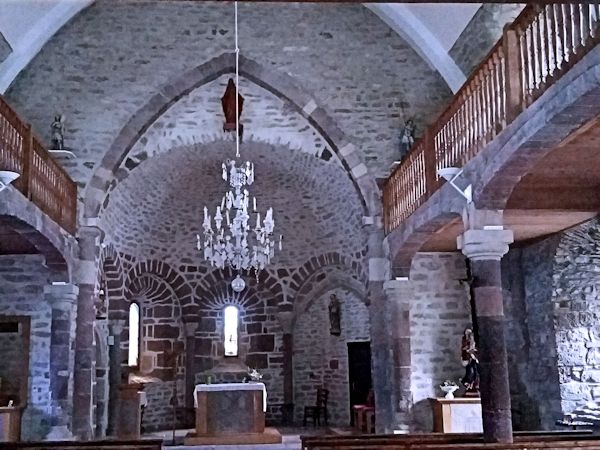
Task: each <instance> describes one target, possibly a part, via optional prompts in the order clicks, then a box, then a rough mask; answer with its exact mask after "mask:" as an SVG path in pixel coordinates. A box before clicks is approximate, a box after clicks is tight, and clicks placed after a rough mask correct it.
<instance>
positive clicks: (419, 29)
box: [364, 3, 466, 92]
mask: <svg viewBox="0 0 600 450" xmlns="http://www.w3.org/2000/svg"><path fill="white" fill-rule="evenodd" d="M364 6H365V7H366V8H369V9H370V10H371V11H373V12H374V13H375V14H377V16H378V17H379V18H380V19H381V20H383V21H384V22H385V23H386V24H388V26H389V27H390V28H391V29H392V30H394V31H395V32H396V33H398V34H399V35H400V36H401V37H402V38H403V39H404V40H405V41H406V42H407V43H408V44H409V45H410V46H412V48H413V49H414V50H415V51H416V52H417V53H418V54H419V56H421V58H423V60H424V61H426V62H427V63H428V64H429V65H430V66H431V68H432V69H434V70H436V71H438V72H439V73H440V75H441V76H442V78H444V80H445V81H446V83H447V84H448V86H449V87H450V89H452V92H457V91H458V90H459V89H460V87H461V86H462V85H463V84H464V82H465V81H466V76H465V74H464V73H463V72H462V71H461V70H460V68H459V67H458V66H457V65H456V63H455V62H454V60H453V59H452V57H451V56H450V55H449V54H448V52H447V51H446V49H445V48H444V47H443V46H442V44H441V43H440V42H439V41H438V40H437V39H436V37H435V36H434V35H433V34H432V33H431V31H429V29H428V28H427V27H426V26H425V25H424V24H423V22H421V20H419V19H418V18H417V17H416V16H415V15H414V14H413V13H412V12H411V11H410V9H409V8H408V7H407V6H406V5H403V4H396V3H394V4H391V3H365V4H364Z"/></svg>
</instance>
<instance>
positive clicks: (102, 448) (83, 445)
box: [0, 439, 163, 450]
mask: <svg viewBox="0 0 600 450" xmlns="http://www.w3.org/2000/svg"><path fill="white" fill-rule="evenodd" d="M162 444H163V441H162V439H138V440H102V441H83V442H77V441H47V442H7V443H0V450H50V449H60V450H63V449H64V450H119V449H130V450H161V449H162Z"/></svg>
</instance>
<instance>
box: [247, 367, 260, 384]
mask: <svg viewBox="0 0 600 450" xmlns="http://www.w3.org/2000/svg"><path fill="white" fill-rule="evenodd" d="M262 377H263V376H262V374H261V373H259V372H258V370H256V369H251V368H250V367H248V378H249V379H250V381H260V380H262Z"/></svg>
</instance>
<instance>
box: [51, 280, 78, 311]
mask: <svg viewBox="0 0 600 450" xmlns="http://www.w3.org/2000/svg"><path fill="white" fill-rule="evenodd" d="M78 294H79V287H78V286H76V285H74V284H71V283H65V284H62V283H61V284H49V285H46V286H44V299H45V300H46V301H47V302H48V303H49V304H50V306H51V307H52V308H53V309H69V308H71V307H72V306H73V305H75V303H76V302H77V295H78Z"/></svg>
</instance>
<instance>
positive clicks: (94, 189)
mask: <svg viewBox="0 0 600 450" xmlns="http://www.w3.org/2000/svg"><path fill="white" fill-rule="evenodd" d="M239 68H240V75H242V76H243V77H245V78H247V79H248V80H250V81H252V82H253V83H255V84H257V85H258V86H261V87H262V88H264V89H266V90H268V91H270V92H272V93H273V94H275V95H277V96H278V97H280V98H282V99H285V100H286V101H287V102H289V103H290V104H291V105H292V106H293V107H294V108H295V109H296V110H297V111H298V112H299V113H300V114H301V115H302V116H303V117H304V118H305V119H306V120H307V121H308V122H309V123H310V124H311V125H312V126H313V127H314V128H315V129H316V130H317V131H318V132H319V133H320V134H321V136H322V137H323V138H324V140H325V141H326V142H327V143H328V144H329V145H330V147H331V150H332V151H333V152H335V153H336V155H337V157H338V158H339V159H340V161H341V163H342V166H343V167H344V169H345V170H346V172H347V173H348V176H349V178H350V179H351V181H352V183H353V184H354V186H355V188H356V190H357V192H358V194H359V198H360V199H361V203H362V206H363V210H364V212H365V214H366V215H379V214H380V211H381V202H380V200H379V195H378V192H379V190H378V188H377V185H376V183H375V180H374V178H373V177H372V176H371V175H370V174H369V171H368V169H367V166H366V165H365V163H364V162H363V160H362V156H361V155H360V152H359V151H357V149H356V148H355V147H354V145H353V144H352V143H351V141H350V139H349V138H348V137H347V136H346V135H345V134H344V132H343V131H342V130H341V129H340V128H339V126H338V125H337V123H336V122H335V120H334V119H333V118H331V117H330V116H329V115H328V114H327V112H326V111H325V110H324V109H323V108H322V107H320V106H318V105H317V103H316V101H315V100H314V99H313V98H312V96H311V95H310V94H309V93H308V92H306V91H305V90H304V89H303V88H301V87H300V86H299V85H298V84H297V82H296V81H295V80H294V79H293V78H292V77H291V76H289V75H287V74H285V73H283V72H280V71H278V70H276V69H271V68H267V67H265V66H263V65H261V64H259V63H257V62H256V61H253V60H251V59H248V58H245V57H243V56H240V66H239ZM234 70H235V54H234V53H223V54H222V55H220V56H218V57H215V58H213V59H211V60H210V61H208V62H206V63H204V64H201V65H199V66H198V67H195V68H193V69H191V70H188V71H186V72H185V73H184V74H182V75H181V76H179V77H177V78H175V79H172V80H170V81H169V82H167V83H166V84H165V85H163V87H162V88H161V89H159V90H158V91H157V92H156V93H155V94H154V95H153V96H152V97H151V98H150V99H149V100H148V101H147V102H146V104H144V105H143V106H142V107H141V108H140V109H138V111H137V112H136V113H135V114H134V115H133V116H132V117H131V118H130V119H129V121H128V122H127V123H126V124H125V125H124V126H123V128H122V129H121V131H120V132H119V135H118V136H117V137H116V138H115V140H114V141H113V143H112V144H111V146H110V148H109V149H108V151H107V152H106V153H105V155H104V157H103V158H102V161H101V162H100V164H99V165H97V166H96V169H95V171H94V175H93V176H92V179H91V180H90V182H89V183H88V185H87V187H86V189H85V192H84V217H86V218H91V217H97V215H98V213H99V211H100V209H101V206H102V202H103V201H104V198H105V195H106V192H107V190H108V187H109V186H110V184H111V183H113V182H114V181H115V178H116V176H115V174H116V171H117V169H118V168H119V166H120V164H121V163H122V162H123V160H124V159H125V157H126V156H127V154H128V153H129V151H130V150H131V149H132V147H133V146H134V144H135V143H136V142H137V140H138V139H139V138H140V137H141V136H142V135H143V133H144V132H145V131H146V130H147V129H148V128H149V127H150V126H151V125H152V124H153V123H154V122H155V121H156V119H157V118H158V117H160V116H161V115H162V114H163V113H164V112H165V111H167V110H168V109H169V108H170V107H171V106H172V105H173V104H175V102H177V101H178V100H179V99H181V98H182V97H183V96H185V95H187V94H188V93H190V92H191V91H192V90H194V89H196V88H197V87H199V86H202V85H204V84H206V83H208V82H210V81H213V80H215V79H216V78H218V77H220V76H221V75H224V74H227V73H233V72H234Z"/></svg>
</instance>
